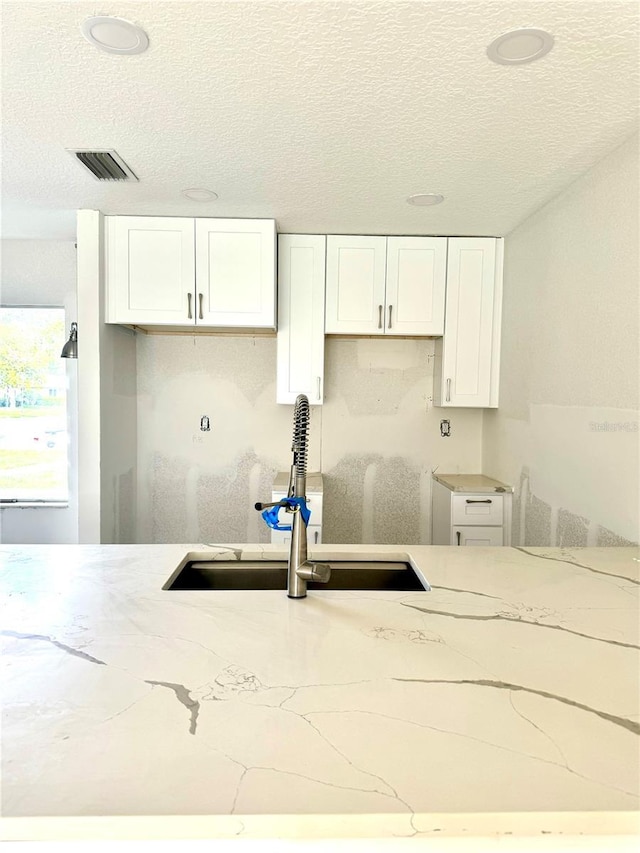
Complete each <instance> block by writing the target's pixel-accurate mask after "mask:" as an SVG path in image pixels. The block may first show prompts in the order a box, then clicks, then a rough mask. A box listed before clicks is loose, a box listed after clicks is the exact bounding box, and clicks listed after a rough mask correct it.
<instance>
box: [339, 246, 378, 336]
mask: <svg viewBox="0 0 640 853" xmlns="http://www.w3.org/2000/svg"><path fill="white" fill-rule="evenodd" d="M386 251H387V238H386V237H352V236H342V235H333V234H332V235H329V236H328V237H327V297H326V317H325V331H326V333H327V334H329V335H330V334H343V335H344V334H347V335H382V334H384V291H385V267H386Z"/></svg>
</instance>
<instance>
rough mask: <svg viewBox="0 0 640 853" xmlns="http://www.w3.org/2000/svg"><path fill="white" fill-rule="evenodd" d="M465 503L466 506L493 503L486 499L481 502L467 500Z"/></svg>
mask: <svg viewBox="0 0 640 853" xmlns="http://www.w3.org/2000/svg"><path fill="white" fill-rule="evenodd" d="M467 503H468V504H490V503H493V501H492V500H491V499H490V498H487V499H486V500H484V501H481V500H475V501H474V500H470V499H469V498H467Z"/></svg>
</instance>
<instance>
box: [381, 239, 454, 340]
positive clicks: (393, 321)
mask: <svg viewBox="0 0 640 853" xmlns="http://www.w3.org/2000/svg"><path fill="white" fill-rule="evenodd" d="M446 276H447V238H446V237H387V289H386V298H385V327H384V328H385V334H386V335H441V334H442V333H443V332H444V294H445V283H446Z"/></svg>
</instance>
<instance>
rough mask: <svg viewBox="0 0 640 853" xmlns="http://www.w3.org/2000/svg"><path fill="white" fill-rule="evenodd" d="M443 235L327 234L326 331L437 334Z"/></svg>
mask: <svg viewBox="0 0 640 853" xmlns="http://www.w3.org/2000/svg"><path fill="white" fill-rule="evenodd" d="M446 259H447V238H446V237H346V236H335V235H333V236H329V237H327V300H326V303H327V315H326V332H327V333H328V334H351V335H441V334H442V333H443V328H444V294H445V280H446Z"/></svg>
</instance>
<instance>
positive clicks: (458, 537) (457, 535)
mask: <svg viewBox="0 0 640 853" xmlns="http://www.w3.org/2000/svg"><path fill="white" fill-rule="evenodd" d="M456 537H457V539H458V545H459V544H460V531H459V530H456Z"/></svg>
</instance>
